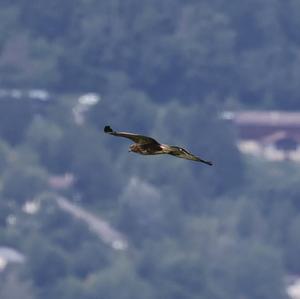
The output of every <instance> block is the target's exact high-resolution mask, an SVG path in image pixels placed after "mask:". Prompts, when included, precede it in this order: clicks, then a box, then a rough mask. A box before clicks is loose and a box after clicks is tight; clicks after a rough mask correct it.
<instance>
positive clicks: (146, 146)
mask: <svg viewBox="0 0 300 299" xmlns="http://www.w3.org/2000/svg"><path fill="white" fill-rule="evenodd" d="M104 132H105V133H107V134H110V135H113V136H118V137H125V138H128V139H130V140H132V141H133V142H134V143H133V144H131V145H130V147H129V151H130V152H134V153H137V154H141V155H159V154H168V155H172V156H175V157H178V158H183V159H187V160H193V161H197V162H202V163H205V164H207V165H213V164H212V162H210V161H206V160H203V159H201V158H199V157H196V156H194V155H193V154H191V153H190V152H188V151H187V150H185V149H184V148H182V147H179V146H174V145H167V144H162V143H159V142H157V141H156V140H155V139H153V138H151V137H148V136H143V135H138V134H133V133H127V132H116V131H114V130H113V129H112V128H111V127H110V126H105V127H104Z"/></svg>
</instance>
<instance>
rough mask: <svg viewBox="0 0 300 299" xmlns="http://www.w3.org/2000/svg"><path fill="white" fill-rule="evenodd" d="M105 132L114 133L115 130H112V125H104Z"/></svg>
mask: <svg viewBox="0 0 300 299" xmlns="http://www.w3.org/2000/svg"><path fill="white" fill-rule="evenodd" d="M104 132H105V133H112V132H113V130H112V128H111V127H110V126H105V127H104Z"/></svg>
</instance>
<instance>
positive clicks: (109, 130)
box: [104, 126, 159, 144]
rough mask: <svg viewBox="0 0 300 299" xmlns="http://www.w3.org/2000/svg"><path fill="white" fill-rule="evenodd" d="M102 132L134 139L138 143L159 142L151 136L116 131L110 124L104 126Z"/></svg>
mask: <svg viewBox="0 0 300 299" xmlns="http://www.w3.org/2000/svg"><path fill="white" fill-rule="evenodd" d="M104 132H105V133H107V134H110V135H113V136H119V137H125V138H128V139H130V140H132V141H134V142H135V143H139V144H149V143H155V144H159V143H158V142H157V141H156V140H155V139H153V138H151V137H148V136H143V135H138V134H133V133H127V132H116V131H114V130H113V129H112V128H111V127H110V126H105V127H104Z"/></svg>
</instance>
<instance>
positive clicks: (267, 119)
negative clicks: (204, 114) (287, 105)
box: [223, 110, 300, 128]
mask: <svg viewBox="0 0 300 299" xmlns="http://www.w3.org/2000/svg"><path fill="white" fill-rule="evenodd" d="M223 118H224V119H228V120H232V121H233V122H234V123H235V124H237V125H253V126H270V127H278V126H282V127H297V128H298V127H299V128H300V112H288V111H276V110H273V111H261V110H260V111H259V110H248V111H236V112H225V113H224V114H223Z"/></svg>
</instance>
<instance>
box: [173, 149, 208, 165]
mask: <svg viewBox="0 0 300 299" xmlns="http://www.w3.org/2000/svg"><path fill="white" fill-rule="evenodd" d="M169 149H170V150H169V152H168V153H169V154H170V155H173V156H176V157H178V158H183V159H187V160H193V161H198V162H202V163H205V164H207V165H213V163H212V162H211V161H206V160H203V159H201V158H199V157H197V156H194V155H193V154H191V153H190V152H188V151H187V150H186V149H184V148H182V147H179V146H169Z"/></svg>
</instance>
